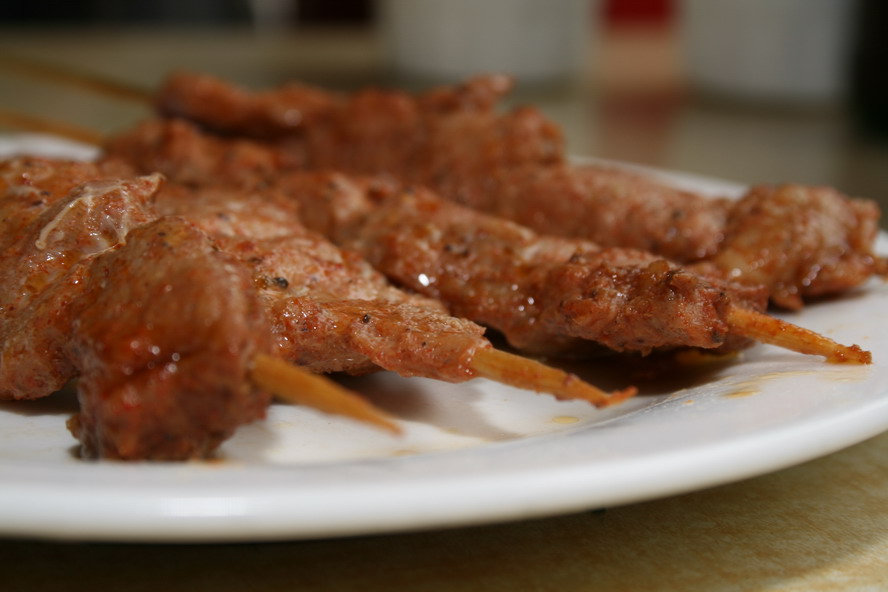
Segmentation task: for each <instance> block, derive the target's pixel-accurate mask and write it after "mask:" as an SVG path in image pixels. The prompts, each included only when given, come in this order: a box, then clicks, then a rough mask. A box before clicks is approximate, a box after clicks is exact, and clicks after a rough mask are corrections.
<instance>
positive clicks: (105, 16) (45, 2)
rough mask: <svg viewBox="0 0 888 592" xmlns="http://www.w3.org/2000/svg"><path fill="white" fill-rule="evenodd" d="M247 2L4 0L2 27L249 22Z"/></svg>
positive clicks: (0, 13) (237, 0)
mask: <svg viewBox="0 0 888 592" xmlns="http://www.w3.org/2000/svg"><path fill="white" fill-rule="evenodd" d="M249 19H250V7H249V3H248V0H188V1H184V0H129V1H120V0H68V1H65V0H28V1H26V2H15V1H5V2H3V4H2V8H0V24H11V23H15V24H29V25H30V24H33V25H44V24H53V23H57V24H108V23H114V24H118V23H127V24H129V23H133V24H137V23H151V24H156V23H172V24H176V23H183V24H220V23H240V22H248V21H249Z"/></svg>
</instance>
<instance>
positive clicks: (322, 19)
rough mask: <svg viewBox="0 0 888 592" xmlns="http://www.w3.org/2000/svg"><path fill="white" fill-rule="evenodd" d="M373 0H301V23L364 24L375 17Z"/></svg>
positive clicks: (298, 12) (299, 11) (299, 13)
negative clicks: (332, 0)
mask: <svg viewBox="0 0 888 592" xmlns="http://www.w3.org/2000/svg"><path fill="white" fill-rule="evenodd" d="M375 7H376V3H375V2H374V1H373V0H339V1H337V2H330V1H329V0H299V8H298V10H297V14H298V15H299V22H300V23H301V24H312V25H314V24H318V25H323V24H331V25H332V24H364V23H368V22H370V21H371V20H373V18H374V17H375V14H376V11H375Z"/></svg>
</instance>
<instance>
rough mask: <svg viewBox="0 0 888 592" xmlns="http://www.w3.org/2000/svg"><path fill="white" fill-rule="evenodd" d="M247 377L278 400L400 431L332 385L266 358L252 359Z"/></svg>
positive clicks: (385, 417) (362, 401) (378, 412)
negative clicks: (250, 369) (251, 365)
mask: <svg viewBox="0 0 888 592" xmlns="http://www.w3.org/2000/svg"><path fill="white" fill-rule="evenodd" d="M251 378H252V379H253V382H254V383H255V384H256V386H258V387H259V388H261V389H264V390H266V391H268V392H270V393H273V394H275V395H276V396H277V397H278V398H280V399H283V400H285V401H288V402H290V403H295V404H297V405H305V406H308V407H312V408H314V409H317V410H318V411H323V412H325V413H330V414H333V415H343V416H345V417H351V418H352V419H357V420H359V421H362V422H365V423H371V424H373V425H376V426H378V427H381V428H383V429H385V430H388V431H389V432H392V433H393V434H400V433H401V428H400V427H398V425H397V424H396V423H395V422H394V421H393V420H392V419H391V418H390V417H389V415H388V414H387V413H385V412H384V411H381V410H380V409H378V408H376V407H374V406H373V405H371V404H370V403H369V402H367V401H366V400H365V399H363V398H361V397H360V396H358V395H357V394H355V393H353V392H351V391H350V390H348V389H345V388H343V387H341V386H339V385H338V384H336V383H335V382H333V381H331V380H329V379H327V378H324V377H323V376H319V375H317V374H312V373H311V372H309V371H307V370H303V369H302V368H299V367H298V366H293V365H292V364H288V363H287V362H285V361H284V360H281V359H279V358H274V357H272V356H269V355H265V354H259V355H257V356H256V358H255V359H254V360H253V372H252V376H251Z"/></svg>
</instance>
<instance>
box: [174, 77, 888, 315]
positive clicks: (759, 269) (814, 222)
mask: <svg viewBox="0 0 888 592" xmlns="http://www.w3.org/2000/svg"><path fill="white" fill-rule="evenodd" d="M508 87H509V85H508V81H507V80H505V79H503V78H502V77H490V78H478V79H474V80H470V81H468V82H467V83H465V84H462V85H459V86H456V87H451V88H441V89H435V90H433V91H430V92H428V93H424V94H419V95H410V94H407V93H404V92H399V91H380V90H374V89H368V90H364V91H359V92H357V93H354V94H352V95H341V94H336V93H330V92H325V91H322V90H319V89H315V88H311V87H307V86H300V85H287V86H284V87H281V88H280V89H277V90H272V91H265V92H259V93H249V92H247V91H244V90H242V89H239V88H236V87H234V86H232V85H230V84H227V83H224V82H222V81H220V80H217V79H214V78H212V77H209V76H201V75H194V74H185V73H180V74H177V75H173V76H171V77H169V78H168V80H167V81H166V83H165V84H164V85H163V87H162V88H161V90H160V92H159V94H158V97H157V99H156V100H157V104H158V108H159V110H160V112H161V113H163V114H165V115H171V116H176V117H185V118H188V119H191V120H193V121H196V122H198V123H200V124H201V125H203V126H205V127H207V128H209V129H212V130H216V131H219V132H221V133H224V134H226V135H228V136H232V135H239V136H247V137H253V138H257V139H261V140H265V141H268V142H270V143H271V144H272V145H273V146H274V147H275V149H276V150H277V151H278V152H280V153H281V157H280V160H281V161H282V162H286V163H288V166H293V164H294V163H295V164H296V165H297V166H299V167H301V168H308V169H316V170H323V169H336V170H341V171H343V172H346V173H351V174H372V175H388V176H390V177H392V178H394V179H397V180H398V181H399V182H401V183H404V184H407V185H425V186H428V187H430V188H432V189H434V190H436V191H437V192H438V193H439V194H440V195H442V196H444V197H446V198H448V199H452V200H454V201H457V202H459V203H462V204H464V205H468V206H470V207H472V208H474V209H478V210H481V211H485V212H488V213H492V214H495V215H497V216H501V217H505V218H508V219H511V220H514V221H516V222H518V223H520V224H522V225H525V226H528V227H530V228H533V229H534V230H536V231H538V232H541V233H544V234H556V235H560V236H568V237H577V238H584V239H588V240H592V241H594V242H596V243H598V244H599V245H602V246H621V247H630V248H636V249H641V250H645V251H651V252H653V253H655V254H659V255H662V256H664V257H666V258H668V259H671V260H673V261H676V262H679V263H690V262H696V261H705V262H706V266H707V268H708V269H710V270H713V271H718V272H719V273H721V274H723V275H725V276H726V277H728V278H730V279H731V280H734V281H739V282H743V283H747V284H751V285H756V284H763V285H765V286H766V287H767V288H768V289H769V291H770V296H771V299H772V302H773V303H774V304H777V305H779V306H782V307H785V308H789V309H797V308H800V307H801V306H803V300H804V299H805V298H810V297H817V296H822V295H829V294H836V293H841V292H843V291H845V290H848V289H849V288H852V287H854V286H857V285H860V284H861V283H862V282H864V281H866V280H867V279H868V278H869V277H871V276H872V275H873V274H875V273H883V272H884V271H885V265H884V263H883V262H881V261H880V260H878V258H877V257H875V255H874V253H873V250H872V246H873V241H874V238H875V235H876V232H877V229H878V226H877V224H878V217H879V212H878V209H877V208H876V206H875V204H873V203H872V202H870V201H867V200H852V199H850V198H847V197H845V196H843V195H841V194H840V193H838V192H836V191H834V190H831V189H828V188H821V187H809V186H802V185H786V186H780V187H767V186H761V187H755V188H753V189H752V190H750V191H749V192H748V193H747V194H746V195H745V196H744V197H743V198H742V199H741V200H740V202H738V203H737V204H733V203H732V202H731V201H729V200H725V199H708V198H706V197H703V196H700V195H696V194H693V193H691V192H688V191H682V190H679V189H675V188H673V187H669V186H668V185H666V184H663V183H661V182H658V181H657V180H655V179H654V178H652V177H648V176H644V175H641V174H638V173H634V172H629V171H625V170H619V169H616V168H612V167H607V166H600V165H582V166H576V165H573V164H571V163H570V162H568V160H567V157H566V154H565V152H564V147H563V142H562V141H561V136H560V133H559V132H558V130H557V128H556V127H555V126H554V125H553V124H552V123H551V122H550V121H548V120H547V119H545V117H543V116H542V115H541V114H540V113H539V112H538V111H536V110H533V109H528V108H522V109H517V110H513V111H510V112H507V113H499V112H497V111H496V109H495V106H496V101H497V99H498V98H499V97H500V96H502V94H504V93H505V92H506V91H507V90H508ZM765 229H767V232H766V231H765Z"/></svg>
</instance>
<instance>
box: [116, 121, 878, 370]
mask: <svg viewBox="0 0 888 592" xmlns="http://www.w3.org/2000/svg"><path fill="white" fill-rule="evenodd" d="M167 131H169V134H166V133H163V132H162V133H159V134H157V135H156V136H155V137H154V138H153V141H152V142H145V143H138V142H135V141H133V140H132V138H130V139H128V140H126V142H127V145H126V148H125V149H120V150H112V154H113V155H114V157H120V156H121V155H124V154H125V155H127V156H128V157H129V158H130V159H131V161H132V163H133V164H135V165H136V166H139V167H140V168H142V169H157V168H160V169H161V170H164V172H165V173H166V174H168V175H170V176H171V177H172V178H174V179H177V180H179V181H185V182H188V183H190V184H191V185H194V186H200V187H202V191H206V190H207V188H208V187H209V188H212V187H213V182H214V181H224V180H230V181H231V183H232V184H241V185H247V186H249V185H251V184H252V185H253V186H254V187H261V188H263V189H262V190H263V191H266V192H267V191H271V190H272V189H275V190H277V191H279V192H282V193H284V194H286V195H288V196H290V197H291V198H293V199H295V200H296V201H298V202H299V203H300V205H301V206H302V207H301V212H300V216H301V217H302V219H303V221H304V222H305V223H306V224H308V225H309V226H310V227H312V228H314V229H315V230H318V231H319V232H322V233H324V234H325V235H327V236H329V237H331V238H332V239H333V240H334V242H337V243H339V244H342V245H344V246H348V247H351V248H356V249H358V250H359V251H361V252H362V254H363V255H364V256H366V257H367V258H368V259H369V260H370V261H371V262H372V263H373V264H374V265H376V266H377V267H378V268H379V269H381V270H382V271H383V272H384V273H386V274H387V275H389V276H390V277H391V278H392V279H394V280H395V281H396V282H399V283H401V284H402V285H405V286H407V287H409V288H411V289H413V290H415V291H417V292H419V293H423V294H426V295H429V296H433V297H435V298H439V299H441V300H442V301H444V302H445V303H446V304H447V305H448V307H450V309H451V310H452V311H453V312H454V313H456V314H458V315H462V316H467V317H469V318H472V319H474V320H476V321H478V322H480V323H482V324H486V325H489V326H491V327H494V328H496V329H498V330H500V331H501V332H503V333H504V334H505V335H506V337H507V338H508V339H509V340H510V342H511V343H512V344H513V345H515V346H516V347H519V348H523V349H526V350H528V351H533V352H536V353H540V352H545V353H559V354H560V353H564V352H566V351H573V352H575V351H577V350H579V349H584V344H585V343H586V342H588V341H595V342H598V343H600V344H603V345H606V346H608V347H610V348H612V349H616V350H619V351H640V352H645V353H646V352H650V351H651V350H653V349H656V348H663V347H704V348H719V347H720V348H722V349H732V348H737V347H741V346H742V345H743V344H744V343H747V340H745V339H743V332H742V328H741V327H733V330H732V328H731V327H730V326H729V325H730V324H729V323H728V318H729V316H728V315H729V310H730V309H731V307H732V306H737V305H739V306H745V307H747V308H750V309H752V310H753V311H755V310H761V309H762V308H763V307H764V303H765V293H764V291H763V290H762V289H757V288H750V287H742V286H739V285H735V284H731V283H727V282H724V281H723V280H719V279H709V278H703V277H700V276H697V275H695V274H691V273H688V272H687V271H685V270H682V269H680V268H678V267H677V266H675V265H673V264H670V263H668V262H666V261H664V260H662V259H659V258H657V257H654V256H652V255H649V254H646V253H643V252H639V251H627V250H619V249H610V250H601V249H599V248H598V247H597V246H595V245H594V244H591V243H588V242H587V241H580V240H571V239H560V238H552V237H549V238H544V237H539V236H537V235H535V234H534V233H533V232H531V231H529V230H527V229H524V228H521V227H519V226H517V225H514V224H512V223H509V222H506V221H503V220H499V219H495V218H491V217H489V216H484V215H482V214H479V213H477V212H474V211H472V210H468V209H466V208H462V207H460V206H457V205H455V204H451V203H447V202H444V201H442V200H440V199H438V198H437V197H435V196H433V195H432V194H431V193H430V192H428V191H418V192H414V193H403V192H398V191H387V190H386V189H385V185H384V184H381V185H380V184H378V183H374V182H373V181H369V182H364V186H362V181H360V180H358V181H353V180H350V179H349V178H347V177H346V176H344V175H338V174H312V173H291V174H281V173H276V174H271V173H270V172H269V171H272V172H274V171H275V169H274V158H275V156H274V153H273V152H269V151H263V150H262V149H261V147H260V146H257V145H255V144H252V143H249V142H245V141H236V142H229V141H225V140H221V139H217V138H212V137H206V136H200V135H194V134H195V132H194V130H193V129H192V128H188V127H187V124H181V125H179V126H171V127H170V128H167ZM181 138H184V139H185V140H186V141H183V142H180V141H178V140H179V139H181ZM189 138H190V139H191V140H193V141H188V139H189ZM185 154H188V155H190V157H189V158H187V159H183V158H181V156H184V155H185ZM241 162H243V163H244V164H243V166H241V165H240V163H241ZM225 171H233V175H229V176H228V177H227V178H226V175H225ZM232 177H233V178H232ZM202 183H203V185H202ZM367 183H369V185H368V184H367ZM229 186H230V185H229ZM373 186H375V187H376V189H377V190H374V189H373ZM732 301H733V304H732ZM665 311H670V312H665ZM732 333H733V336H732V337H731V338H730V339H729V335H731V334H732ZM835 345H836V346H837V344H835ZM840 349H841V348H840ZM822 351H825V352H827V353H828V348H827V349H825V350H822ZM843 351H844V353H843V354H841V355H838V356H832V355H828V357H830V359H833V360H836V361H839V360H842V359H848V360H857V361H866V358H867V356H866V355H865V354H863V353H861V352H858V351H857V350H853V349H846V350H843Z"/></svg>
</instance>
